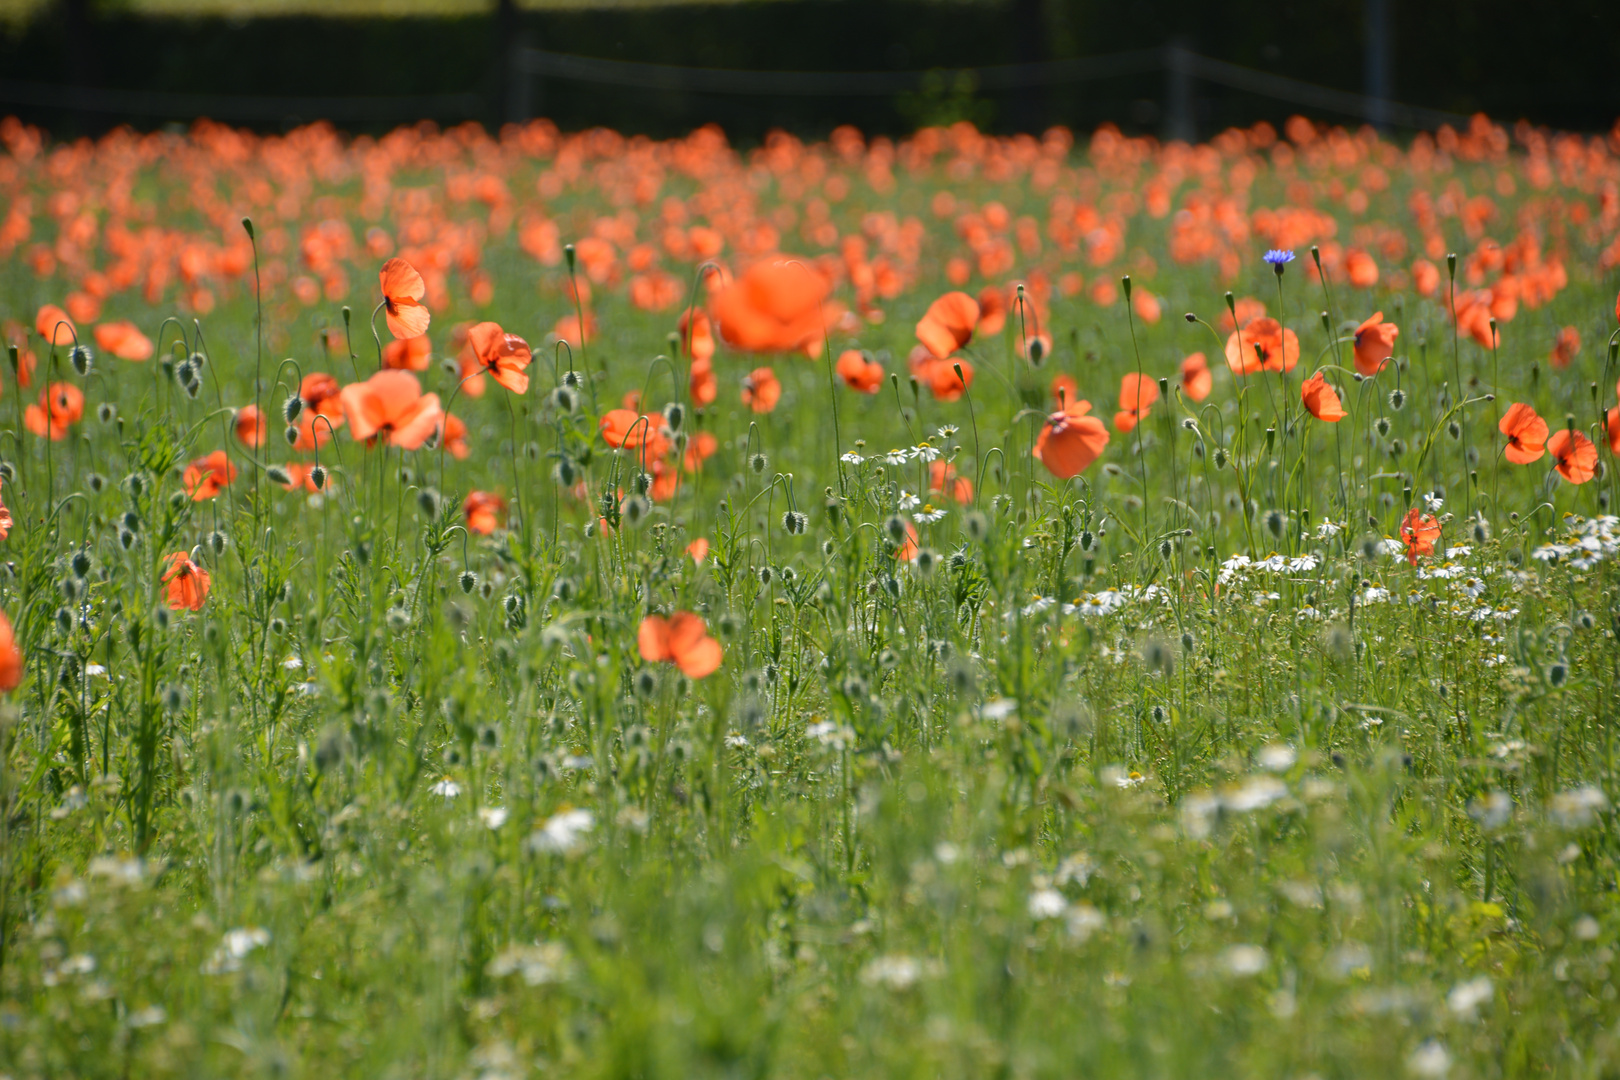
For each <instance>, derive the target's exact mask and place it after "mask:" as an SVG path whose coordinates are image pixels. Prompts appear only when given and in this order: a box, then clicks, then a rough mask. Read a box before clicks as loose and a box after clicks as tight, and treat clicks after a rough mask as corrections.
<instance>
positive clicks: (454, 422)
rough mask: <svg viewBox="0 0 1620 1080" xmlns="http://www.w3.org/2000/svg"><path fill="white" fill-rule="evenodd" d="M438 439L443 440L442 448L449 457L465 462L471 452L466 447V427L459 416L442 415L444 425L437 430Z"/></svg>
mask: <svg viewBox="0 0 1620 1080" xmlns="http://www.w3.org/2000/svg"><path fill="white" fill-rule="evenodd" d="M439 437H440V438H442V439H443V440H444V448H445V449H446V450H448V451H449V452H450V456H451V457H453V458H455V459H456V460H457V461H466V460H467V455H468V454H469V453H470V452H471V451H470V450H469V449H468V446H467V425H466V424H465V423H464V422H463V421H462V419H461V417H459V416H452V415H450V414H449V413H445V414H444V424H443V426H442V427H440V429H439Z"/></svg>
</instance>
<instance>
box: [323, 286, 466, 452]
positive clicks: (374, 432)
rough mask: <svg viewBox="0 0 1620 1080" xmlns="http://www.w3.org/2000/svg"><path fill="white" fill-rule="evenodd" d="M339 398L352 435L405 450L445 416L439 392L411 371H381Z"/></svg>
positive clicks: (413, 446)
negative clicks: (427, 387)
mask: <svg viewBox="0 0 1620 1080" xmlns="http://www.w3.org/2000/svg"><path fill="white" fill-rule="evenodd" d="M391 261H392V260H391ZM338 398H339V400H340V401H341V402H342V403H343V414H344V416H346V417H347V418H348V421H349V434H350V435H351V436H353V437H354V438H355V439H357V440H360V439H373V438H379V437H380V438H383V439H385V440H386V441H387V443H388V445H389V446H397V447H400V448H401V449H404V450H415V449H416V448H417V447H419V446H421V445H422V444H423V443H425V442H427V441H428V439H430V438H432V437H433V434H434V433H435V432H436V431H438V430H439V422H440V421H441V419H442V418H443V416H444V413H443V411H442V410H441V409H440V408H439V395H438V394H424V393H422V384H421V383H419V382H417V381H416V376H415V375H412V374H411V373H410V372H408V371H387V370H385V371H379V372H377V374H375V375H373V376H372V377H371V378H369V379H367V380H366V381H365V382H361V383H353V384H351V385H349V386H345V387H344V388H343V389H342V390H341V391H340V392H339V394H338Z"/></svg>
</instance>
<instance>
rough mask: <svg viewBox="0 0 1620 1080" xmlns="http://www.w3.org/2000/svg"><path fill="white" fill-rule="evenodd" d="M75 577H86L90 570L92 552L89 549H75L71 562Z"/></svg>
mask: <svg viewBox="0 0 1620 1080" xmlns="http://www.w3.org/2000/svg"><path fill="white" fill-rule="evenodd" d="M71 566H72V568H73V574H74V576H75V577H80V578H82V577H84V576H85V575H86V574H88V573H89V572H90V553H89V552H88V551H82V550H81V551H75V552H74V553H73V561H72V563H71Z"/></svg>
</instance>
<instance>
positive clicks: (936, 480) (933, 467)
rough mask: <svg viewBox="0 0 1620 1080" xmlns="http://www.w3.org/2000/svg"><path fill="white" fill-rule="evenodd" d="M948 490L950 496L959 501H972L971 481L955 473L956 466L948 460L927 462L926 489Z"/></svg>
mask: <svg viewBox="0 0 1620 1080" xmlns="http://www.w3.org/2000/svg"><path fill="white" fill-rule="evenodd" d="M947 489H948V490H949V493H950V496H951V498H953V499H955V500H956V501H957V502H959V503H970V502H972V501H973V481H971V480H969V479H968V478H967V477H965V476H958V475H957V474H956V466H955V465H952V464H951V463H950V462H948V461H930V462H929V463H928V490H929V491H946V490H947Z"/></svg>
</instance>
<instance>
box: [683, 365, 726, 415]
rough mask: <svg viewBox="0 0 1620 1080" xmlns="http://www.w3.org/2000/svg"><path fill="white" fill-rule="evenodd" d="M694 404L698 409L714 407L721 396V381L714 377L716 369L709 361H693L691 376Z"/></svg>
mask: <svg viewBox="0 0 1620 1080" xmlns="http://www.w3.org/2000/svg"><path fill="white" fill-rule="evenodd" d="M690 385H691V391H692V404H693V405H695V406H697V407H698V408H700V409H701V408H703V407H704V406H706V405H713V404H714V402H715V399H716V398H718V397H719V396H720V380H719V379H717V378H715V377H714V368H713V367H712V366H711V365H710V363H709V361H707V360H697V359H694V360H693V361H692V373H691V376H690Z"/></svg>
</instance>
